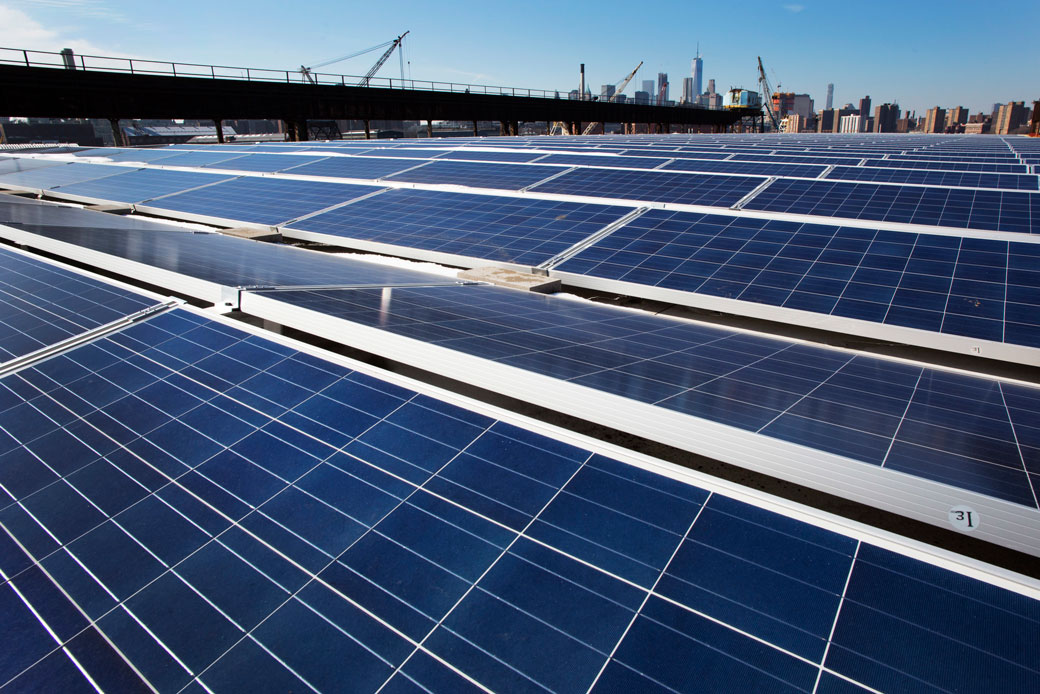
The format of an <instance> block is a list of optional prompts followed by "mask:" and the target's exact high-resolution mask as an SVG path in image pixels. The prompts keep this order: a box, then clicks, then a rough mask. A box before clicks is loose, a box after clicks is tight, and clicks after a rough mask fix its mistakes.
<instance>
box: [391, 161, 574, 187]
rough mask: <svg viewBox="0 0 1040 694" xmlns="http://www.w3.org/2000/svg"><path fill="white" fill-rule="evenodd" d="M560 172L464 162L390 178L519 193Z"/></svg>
mask: <svg viewBox="0 0 1040 694" xmlns="http://www.w3.org/2000/svg"><path fill="white" fill-rule="evenodd" d="M561 171H563V169H562V168H560V167H558V166H539V165H537V164H481V163H477V162H468V161H434V162H430V163H429V164H427V165H426V166H420V167H419V168H416V169H411V170H410V171H405V172H403V173H399V174H397V175H394V176H387V179H388V180H391V181H411V182H412V183H452V184H455V185H465V186H471V187H473V188H505V189H507V190H519V189H520V188H525V187H527V186H529V185H532V184H534V183H537V182H538V181H541V180H543V179H546V178H548V177H549V176H554V175H556V174H558V173H560V172H561Z"/></svg>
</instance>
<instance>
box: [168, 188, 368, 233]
mask: <svg viewBox="0 0 1040 694" xmlns="http://www.w3.org/2000/svg"><path fill="white" fill-rule="evenodd" d="M375 190H378V189H377V188H373V187H369V186H359V185H348V184H345V183H322V182H316V181H294V180H285V179H277V178H261V177H256V176H245V177H242V178H236V179H233V180H231V181H226V182H224V183H219V184H217V185H215V186H209V187H206V188H202V189H199V190H192V191H188V192H186V193H180V194H178V195H172V196H170V197H166V198H162V199H161V200H156V201H154V202H152V203H151V204H150V207H158V208H162V209H164V210H173V211H176V212H187V213H190V214H197V215H205V216H210V217H217V218H220V219H229V220H239V221H244V222H253V223H256V224H271V225H276V224H284V223H285V222H288V221H289V220H292V219H295V218H297V217H300V216H302V215H305V214H310V213H311V212H317V211H318V210H323V209H325V208H326V207H331V206H332V205H337V204H339V203H341V202H346V201H347V200H352V199H354V198H358V197H361V196H362V195H368V194H369V193H371V192H373V191H375Z"/></svg>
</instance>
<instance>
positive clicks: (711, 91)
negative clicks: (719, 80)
mask: <svg viewBox="0 0 1040 694" xmlns="http://www.w3.org/2000/svg"><path fill="white" fill-rule="evenodd" d="M708 93H709V94H714V93H715V80H708Z"/></svg>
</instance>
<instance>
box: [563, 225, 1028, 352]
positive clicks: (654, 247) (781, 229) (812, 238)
mask: <svg viewBox="0 0 1040 694" xmlns="http://www.w3.org/2000/svg"><path fill="white" fill-rule="evenodd" d="M1038 259H1040V247H1038V246H1037V245H1035V244H1026V243H1010V244H1009V243H1008V242H1006V241H1001V240H995V239H994V240H989V239H964V238H958V237H952V236H938V235H929V234H912V233H906V232H896V231H880V230H875V229H858V228H849V227H837V226H825V225H821V224H801V223H798V222H781V221H776V220H765V219H752V218H741V217H724V216H721V215H701V214H690V213H684V212H666V211H661V210H651V211H649V212H647V213H646V214H644V215H642V216H641V217H638V218H636V219H635V220H633V221H631V222H629V223H628V224H626V225H625V226H624V227H622V228H620V229H617V230H615V231H614V232H612V233H611V234H610V235H609V236H607V237H605V238H603V239H601V240H600V241H598V242H597V243H596V244H594V245H593V246H590V247H589V248H587V249H585V250H583V251H582V252H581V253H579V254H578V255H576V256H574V257H573V258H571V259H569V260H567V261H565V262H564V263H562V264H560V265H558V266H557V267H556V268H554V269H556V270H560V271H563V272H572V273H576V274H581V275H590V276H595V277H604V278H608V279H616V280H619V281H622V282H634V283H636V284H643V285H647V286H651V287H662V288H666V289H675V290H679V291H685V292H695V293H697V294H703V295H707V296H719V297H725V298H730V299H738V300H741V301H750V302H754V303H760V304H768V305H771V306H783V307H786V308H795V309H800V310H803V311H812V312H814V313H823V314H826V315H833V316H844V317H847V318H856V319H859V320H866V321H872V322H878V323H884V324H886V325H899V326H905V327H909V328H917V329H920V330H932V331H936V332H943V333H947V334H954V335H966V336H970V337H977V338H981V339H985V340H994V341H996V342H1006V343H1008V344H1018V345H1024V346H1029V347H1040V272H1034V271H1032V270H1030V269H1029V268H1034V267H1035V263H1036V262H1037V261H1038Z"/></svg>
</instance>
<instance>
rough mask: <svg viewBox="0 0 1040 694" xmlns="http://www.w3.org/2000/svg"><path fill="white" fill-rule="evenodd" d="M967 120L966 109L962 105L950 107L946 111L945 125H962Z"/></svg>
mask: <svg viewBox="0 0 1040 694" xmlns="http://www.w3.org/2000/svg"><path fill="white" fill-rule="evenodd" d="M967 122H968V109H966V108H964V107H963V106H956V107H954V108H951V109H950V110H949V111H948V112H947V113H946V125H950V126H955V125H964V124H965V123H967Z"/></svg>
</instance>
